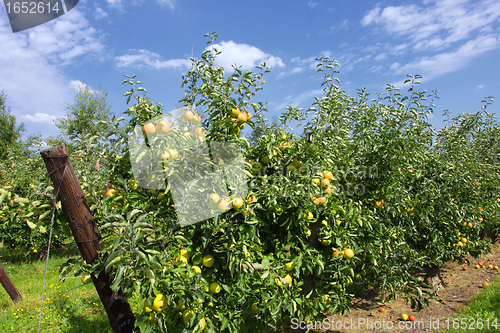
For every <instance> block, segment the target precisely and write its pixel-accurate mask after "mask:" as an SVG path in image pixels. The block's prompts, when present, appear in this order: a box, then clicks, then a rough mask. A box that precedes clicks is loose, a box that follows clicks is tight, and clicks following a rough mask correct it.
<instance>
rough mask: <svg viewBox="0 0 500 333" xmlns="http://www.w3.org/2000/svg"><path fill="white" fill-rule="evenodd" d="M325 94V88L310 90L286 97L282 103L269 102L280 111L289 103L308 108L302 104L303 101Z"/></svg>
mask: <svg viewBox="0 0 500 333" xmlns="http://www.w3.org/2000/svg"><path fill="white" fill-rule="evenodd" d="M324 94H325V92H324V91H323V89H315V90H310V91H306V92H303V93H302V94H300V95H298V96H295V97H294V96H293V95H289V96H287V97H285V99H284V100H283V101H282V102H281V103H269V106H272V107H273V109H275V110H277V111H280V112H281V111H283V110H284V109H285V108H286V107H287V106H289V105H292V106H295V107H304V108H306V107H305V106H302V103H303V102H304V101H306V100H308V99H311V98H313V97H322V96H323V95H324ZM307 107H309V106H307Z"/></svg>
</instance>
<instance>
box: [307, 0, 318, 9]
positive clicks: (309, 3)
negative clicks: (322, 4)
mask: <svg viewBox="0 0 500 333" xmlns="http://www.w3.org/2000/svg"><path fill="white" fill-rule="evenodd" d="M307 5H308V6H309V7H311V8H314V7H316V6H317V5H318V3H317V2H313V1H309V2H308V3H307Z"/></svg>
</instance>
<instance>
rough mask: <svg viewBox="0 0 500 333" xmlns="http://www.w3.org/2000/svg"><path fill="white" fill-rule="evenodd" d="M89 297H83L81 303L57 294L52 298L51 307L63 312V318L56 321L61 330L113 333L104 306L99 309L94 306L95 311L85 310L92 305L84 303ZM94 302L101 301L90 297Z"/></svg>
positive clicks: (79, 332)
mask: <svg viewBox="0 0 500 333" xmlns="http://www.w3.org/2000/svg"><path fill="white" fill-rule="evenodd" d="M85 300H89V299H88V298H83V299H81V303H79V304H71V302H72V300H71V299H70V298H66V297H64V296H62V295H56V296H54V297H53V298H52V304H51V308H52V309H53V310H55V311H56V312H59V313H61V317H63V318H64V320H61V322H59V323H54V325H55V326H58V328H59V329H60V331H61V332H64V333H66V332H67V333H73V332H78V333H101V332H102V333H107V332H110V333H112V332H113V330H112V329H111V326H110V325H109V321H108V317H107V315H106V312H105V311H104V309H103V308H99V309H98V310H97V311H96V310H95V308H93V307H92V308H93V309H92V310H93V311H88V312H87V311H85V309H86V308H87V307H89V308H90V305H87V304H85V303H84V301H85ZM90 300H92V302H98V303H100V301H99V300H98V299H97V298H96V299H94V298H93V297H92V298H91V299H90Z"/></svg>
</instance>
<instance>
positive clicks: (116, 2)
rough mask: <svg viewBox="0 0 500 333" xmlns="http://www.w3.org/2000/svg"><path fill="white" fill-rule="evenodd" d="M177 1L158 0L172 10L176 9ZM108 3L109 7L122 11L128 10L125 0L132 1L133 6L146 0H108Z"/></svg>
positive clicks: (161, 4) (139, 4)
mask: <svg viewBox="0 0 500 333" xmlns="http://www.w3.org/2000/svg"><path fill="white" fill-rule="evenodd" d="M175 1H176V0H157V1H156V3H158V4H159V5H160V6H162V7H168V8H170V9H171V10H174V9H175ZM106 2H107V3H108V6H109V8H112V9H116V10H118V11H119V12H120V13H124V12H126V10H125V8H126V4H125V2H130V4H131V5H132V6H141V5H142V4H143V3H144V2H146V0H132V1H130V0H125V1H123V2H122V0H106Z"/></svg>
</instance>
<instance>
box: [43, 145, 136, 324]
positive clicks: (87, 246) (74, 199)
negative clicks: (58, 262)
mask: <svg viewBox="0 0 500 333" xmlns="http://www.w3.org/2000/svg"><path fill="white" fill-rule="evenodd" d="M40 154H41V155H42V158H43V161H44V162H45V166H46V167H47V171H48V174H49V176H50V179H51V180H52V183H53V184H54V188H55V191H56V194H57V195H58V197H59V199H60V200H61V203H62V209H63V211H64V214H65V215H66V219H67V221H68V224H69V227H70V229H71V232H72V233H73V237H74V238H75V242H76V244H77V245H78V249H79V250H80V253H81V254H82V257H83V259H84V260H85V261H86V262H87V263H88V264H92V263H93V262H94V261H95V260H96V259H97V257H98V251H99V250H100V249H101V245H100V244H99V240H100V239H101V234H100V232H99V230H98V228H97V224H96V222H95V220H94V218H93V217H92V213H91V211H90V208H89V205H88V203H87V200H86V199H85V195H84V193H83V190H82V187H81V186H80V183H79V181H78V179H77V178H76V174H75V170H74V169H73V166H72V164H71V160H70V158H69V157H68V152H67V150H66V147H65V146H64V145H60V146H56V147H52V148H50V149H47V150H44V151H42V152H41V153H40ZM112 280H113V279H112V276H111V275H110V274H107V273H105V272H104V271H102V272H101V273H100V274H99V276H98V277H95V276H94V275H93V274H92V281H93V282H94V285H95V287H96V290H97V293H98V294H99V297H100V298H101V301H102V304H103V306H104V309H105V310H106V313H107V314H108V319H109V323H110V324H111V327H112V329H113V332H115V333H132V332H140V330H139V328H138V327H137V328H135V331H134V323H135V317H134V314H133V313H132V309H131V308H130V305H129V303H128V302H127V301H126V300H124V299H123V290H122V289H120V290H119V291H118V293H117V294H116V295H114V294H113V291H112V290H111V288H110V285H111V282H112Z"/></svg>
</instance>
